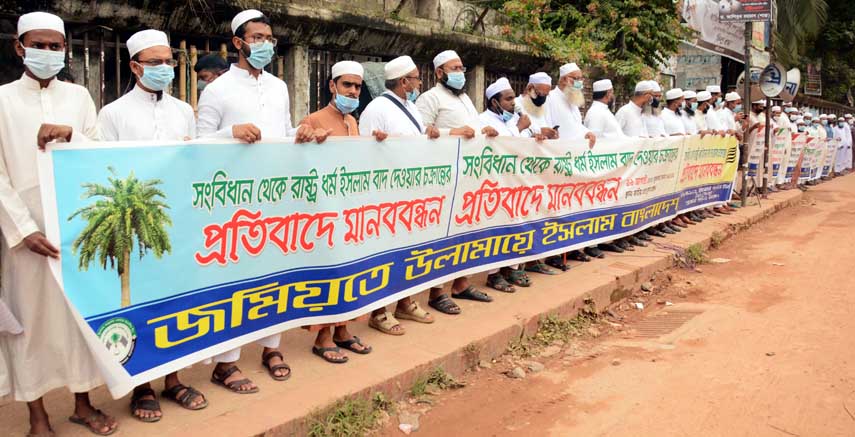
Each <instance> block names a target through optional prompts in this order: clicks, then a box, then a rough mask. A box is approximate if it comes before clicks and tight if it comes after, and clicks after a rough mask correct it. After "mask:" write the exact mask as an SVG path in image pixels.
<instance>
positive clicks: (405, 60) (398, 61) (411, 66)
mask: <svg viewBox="0 0 855 437" xmlns="http://www.w3.org/2000/svg"><path fill="white" fill-rule="evenodd" d="M417 68H418V67H416V63H415V62H413V58H411V57H409V56H398V57H397V58H395V59H392V60H391V61H389V62H387V63H386V66H385V67H383V72H384V73H385V74H386V80H392V79H397V78H399V77H403V76H405V75H406V74H407V73H409V72H411V71H413V70H415V69H417Z"/></svg>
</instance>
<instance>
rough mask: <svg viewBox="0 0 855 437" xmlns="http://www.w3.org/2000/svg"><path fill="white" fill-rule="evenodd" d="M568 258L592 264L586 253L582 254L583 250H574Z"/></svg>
mask: <svg viewBox="0 0 855 437" xmlns="http://www.w3.org/2000/svg"><path fill="white" fill-rule="evenodd" d="M567 258H570V259H572V260H573V261H581V262H583V263H589V262H591V257H590V256H588V255H587V254H586V253H585V252H582V251H581V250H574V251H572V252H570V254H569V255H568V256H567Z"/></svg>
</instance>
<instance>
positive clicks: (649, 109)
mask: <svg viewBox="0 0 855 437" xmlns="http://www.w3.org/2000/svg"><path fill="white" fill-rule="evenodd" d="M642 112H644V114H646V115H652V116H654V117H658V116H659V113H660V112H662V106H661V105H660V106H659V107H658V108H654V107H653V105H651V104H650V103H648V104H646V105H644V109H643V111H642Z"/></svg>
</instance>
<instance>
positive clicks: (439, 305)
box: [416, 50, 499, 315]
mask: <svg viewBox="0 0 855 437" xmlns="http://www.w3.org/2000/svg"><path fill="white" fill-rule="evenodd" d="M433 67H434V74H435V75H436V78H437V84H436V86H434V87H433V88H431V89H429V90H428V91H426V92H425V93H424V94H422V95H421V96H419V98H418V100H416V106H417V107H418V108H419V112H421V114H422V120H424V122H425V123H427V124H429V125H430V124H432V125H435V126H436V127H437V128H438V129H439V130H440V132H441V133H443V134H450V135H460V136H462V137H463V138H465V139H472V138H474V137H475V133H476V129H477V128H478V127H479V126H480V125H481V121H480V120H479V119H478V110H476V109H475V105H473V104H472V100H470V99H469V96H468V95H466V92H465V88H464V87H465V84H466V74H465V73H466V67H464V66H463V61H461V60H460V56H458V55H457V52H455V51H454V50H446V51H444V52H442V53H440V54H438V55H436V57H434V58H433ZM480 131H481V133H482V134H485V135H487V136H488V137H494V136H496V135H498V134H499V133H498V132H497V131H496V129H494V128H492V127H490V126H486V127H484V128H482V129H481V130H480ZM442 290H443V288H442V287H441V286H439V287H434V288H432V289H431V290H430V300H429V301H428V305H430V306H431V308H434V309H435V310H437V311H439V312H441V313H444V314H449V315H457V314H460V307H459V306H457V304H455V303H454V301H452V300H451V299H450V298H449V297H448V295H447V294H445V293H443V291H442ZM451 295H452V296H453V297H456V298H458V299H468V300H474V301H477V302H492V301H493V298H492V297H490V296H489V295H487V294H486V293H484V292H482V291H480V290H478V289H477V288H475V287H474V286H473V285H472V284H471V283H470V282H469V278H467V277H465V276H463V277H460V278H457V279H455V280H454V282H453V283H452V284H451Z"/></svg>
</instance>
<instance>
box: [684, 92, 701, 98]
mask: <svg viewBox="0 0 855 437" xmlns="http://www.w3.org/2000/svg"><path fill="white" fill-rule="evenodd" d="M695 97H698V95H697V93H695V92H694V91H692V90H686V91H683V98H684V99H686V100H689V99H694V98H695Z"/></svg>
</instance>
